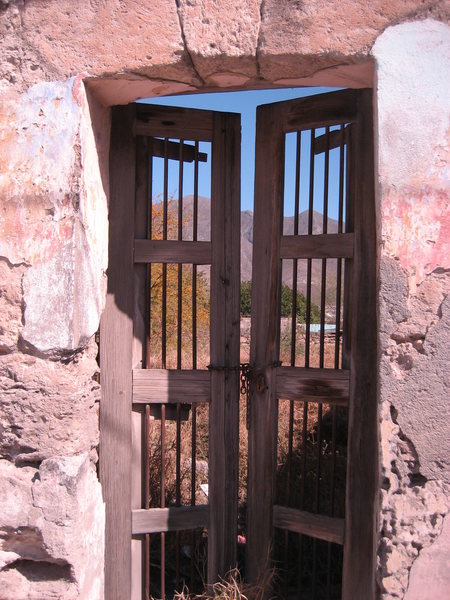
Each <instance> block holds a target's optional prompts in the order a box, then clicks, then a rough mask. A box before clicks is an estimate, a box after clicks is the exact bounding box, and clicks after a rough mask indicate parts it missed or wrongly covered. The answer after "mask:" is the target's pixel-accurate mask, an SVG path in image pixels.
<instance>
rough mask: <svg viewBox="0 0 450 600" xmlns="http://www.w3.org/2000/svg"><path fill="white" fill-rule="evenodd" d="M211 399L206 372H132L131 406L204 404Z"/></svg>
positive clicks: (151, 370)
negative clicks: (179, 403)
mask: <svg viewBox="0 0 450 600" xmlns="http://www.w3.org/2000/svg"><path fill="white" fill-rule="evenodd" d="M210 398H211V374H210V372H209V371H181V370H176V369H134V371H133V403H134V404H152V403H155V404H176V403H177V402H181V403H184V404H191V403H192V402H204V403H208V402H209V401H210Z"/></svg>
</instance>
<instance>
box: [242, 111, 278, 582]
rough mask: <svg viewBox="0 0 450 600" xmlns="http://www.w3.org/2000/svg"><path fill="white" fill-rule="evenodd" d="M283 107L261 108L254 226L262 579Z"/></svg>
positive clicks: (271, 459) (253, 577)
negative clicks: (256, 225) (255, 224)
mask: <svg viewBox="0 0 450 600" xmlns="http://www.w3.org/2000/svg"><path fill="white" fill-rule="evenodd" d="M282 117H283V111H282V110H280V109H279V108H278V109H275V108H274V107H273V106H270V105H269V106H261V107H259V108H258V110H257V129H256V165H255V216H254V219H255V223H257V224H258V227H255V233H254V246H253V248H254V250H253V285H252V331H251V346H250V362H251V364H252V366H253V367H254V369H255V377H256V379H258V378H259V380H260V383H261V384H262V385H260V386H258V388H259V391H258V392H257V390H256V389H255V385H252V389H251V393H250V397H251V410H250V430H249V437H248V453H249V465H248V504H247V523H248V531H247V535H248V540H247V545H246V550H247V553H246V559H247V563H246V564H247V570H248V578H249V580H250V581H252V582H256V581H258V580H260V579H261V578H262V577H263V575H264V572H265V569H266V568H267V566H268V563H269V560H270V549H271V539H272V521H273V519H272V505H273V498H274V483H275V471H276V469H275V465H276V444H277V402H276V391H275V384H276V381H275V370H274V368H273V366H272V365H273V363H274V361H276V360H278V349H279V297H280V279H281V261H280V236H281V233H282V216H283V215H282V212H283V211H282V208H283V167H284V134H283V131H282V128H281V122H282V121H281V119H282Z"/></svg>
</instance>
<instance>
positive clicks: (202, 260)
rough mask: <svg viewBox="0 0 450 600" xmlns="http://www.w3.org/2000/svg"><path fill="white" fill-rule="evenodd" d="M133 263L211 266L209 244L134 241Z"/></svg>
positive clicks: (176, 241)
mask: <svg viewBox="0 0 450 600" xmlns="http://www.w3.org/2000/svg"><path fill="white" fill-rule="evenodd" d="M134 262H137V263H179V264H181V263H183V264H191V265H209V264H211V242H191V241H183V242H180V241H178V240H134Z"/></svg>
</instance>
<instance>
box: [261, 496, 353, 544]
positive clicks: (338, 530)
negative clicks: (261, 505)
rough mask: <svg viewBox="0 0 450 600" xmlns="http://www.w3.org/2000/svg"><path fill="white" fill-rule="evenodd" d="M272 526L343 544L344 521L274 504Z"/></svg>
mask: <svg viewBox="0 0 450 600" xmlns="http://www.w3.org/2000/svg"><path fill="white" fill-rule="evenodd" d="M273 526H274V527H279V528H280V529H288V530H289V531H294V532H295V533H301V534H303V535H307V536H309V537H312V538H317V539H319V540H324V541H325V542H333V543H335V544H341V545H342V544H343V543H344V527H345V521H344V519H338V518H336V517H328V516H326V515H316V514H314V513H309V512H306V511H304V510H298V509H296V508H287V507H286V506H279V505H277V504H275V505H274V507H273Z"/></svg>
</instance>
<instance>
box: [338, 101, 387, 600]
mask: <svg viewBox="0 0 450 600" xmlns="http://www.w3.org/2000/svg"><path fill="white" fill-rule="evenodd" d="M372 96H373V90H359V91H358V92H357V93H356V97H357V99H358V123H357V127H356V131H355V135H354V139H353V140H352V151H351V160H352V165H351V166H352V182H350V184H351V186H352V189H353V195H354V227H355V256H354V260H353V270H352V277H353V281H352V287H351V296H352V327H351V350H350V352H351V356H350V372H351V377H350V407H349V431H348V450H347V452H348V462H347V491H346V527H345V546H344V576H343V590H342V598H343V600H351V599H354V598H367V600H373V599H374V598H375V597H376V593H375V570H376V534H377V531H378V528H377V523H376V520H377V514H378V492H379V488H378V485H379V482H378V479H379V465H378V423H379V419H378V403H377V397H378V390H377V241H376V208H375V179H374V139H373V127H374V123H373V113H372Z"/></svg>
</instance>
